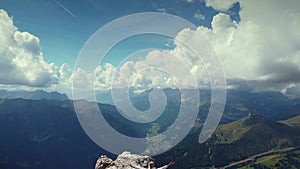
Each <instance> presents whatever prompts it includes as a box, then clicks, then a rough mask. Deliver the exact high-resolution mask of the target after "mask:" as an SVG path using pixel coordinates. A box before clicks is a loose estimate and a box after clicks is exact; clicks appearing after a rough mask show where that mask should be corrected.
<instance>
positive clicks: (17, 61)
mask: <svg viewBox="0 0 300 169" xmlns="http://www.w3.org/2000/svg"><path fill="white" fill-rule="evenodd" d="M0 35H1V36H0V84H3V85H24V86H30V87H49V86H50V85H52V84H56V83H58V77H57V73H56V68H55V65H54V64H53V63H51V64H48V63H46V62H45V61H44V58H43V54H42V52H41V47H40V44H39V42H40V40H39V38H37V37H36V36H34V35H32V34H30V33H28V32H21V31H19V30H18V28H17V27H16V26H15V25H14V23H13V21H12V19H11V18H10V17H9V16H8V14H7V12H6V11H4V10H0Z"/></svg>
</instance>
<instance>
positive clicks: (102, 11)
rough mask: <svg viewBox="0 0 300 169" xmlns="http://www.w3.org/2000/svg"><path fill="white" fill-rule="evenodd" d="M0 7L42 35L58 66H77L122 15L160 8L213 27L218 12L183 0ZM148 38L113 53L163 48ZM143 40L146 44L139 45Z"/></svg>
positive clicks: (13, 0) (11, 0)
mask: <svg viewBox="0 0 300 169" xmlns="http://www.w3.org/2000/svg"><path fill="white" fill-rule="evenodd" d="M0 8H2V9H5V10H6V11H7V12H8V13H9V15H11V16H13V19H14V23H15V25H16V26H17V27H18V28H19V30H21V31H28V32H30V33H32V34H33V35H35V36H37V37H39V38H40V45H41V47H42V52H43V54H44V58H45V60H46V61H47V62H54V63H55V64H56V65H61V64H63V63H67V64H68V65H70V66H72V65H74V63H75V61H76V58H77V56H78V53H79V52H80V49H81V48H82V46H83V45H84V43H85V41H86V40H87V39H88V38H89V37H90V36H91V35H92V34H93V33H94V32H95V31H96V30H98V29H99V28H101V27H102V26H103V25H105V24H107V23H109V22H111V21H113V20H115V19H117V18H119V17H122V16H125V15H129V14H133V13H138V12H159V11H160V12H167V13H170V14H174V15H177V16H179V17H182V18H184V19H187V20H188V21H190V22H192V23H193V24H195V25H198V26H199V25H203V26H206V27H210V26H211V24H210V23H211V20H212V17H213V16H214V15H216V14H217V13H218V12H217V11H216V10H214V9H212V8H211V7H206V6H205V3H204V2H203V1H195V2H193V3H189V2H186V1H184V0H176V1H174V0H166V1H160V0H130V1H123V0H87V1H80V0H57V1H55V0H43V1H35V0H23V1H20V0H1V2H0ZM238 11H239V5H238V4H236V5H235V6H234V7H232V8H231V10H229V11H227V13H228V14H230V15H231V16H232V18H233V19H235V20H238V19H239V18H238ZM195 13H199V14H201V15H203V16H205V19H204V18H202V19H196V18H195V16H194V14H195ZM148 38H150V37H148ZM148 38H147V39H148ZM145 39H146V38H135V39H134V38H133V39H132V40H131V41H129V42H127V43H126V44H127V45H121V46H122V47H119V48H115V51H113V54H115V55H120V56H121V55H122V54H124V55H126V54H127V53H129V52H130V51H131V50H130V48H131V49H132V50H133V51H134V50H136V49H135V48H143V47H145V46H148V47H154V48H157V47H159V46H161V48H164V45H165V41H166V40H167V39H166V38H158V37H153V39H152V40H149V39H148V41H147V42H144V40H145ZM150 41H152V43H150ZM143 43H144V44H145V46H143V45H142V46H141V45H140V44H143ZM136 44H139V46H138V45H136ZM128 50H129V51H128ZM115 55H114V56H108V57H109V58H110V62H112V63H118V62H119V60H118V57H116V56H115ZM114 59H116V60H114Z"/></svg>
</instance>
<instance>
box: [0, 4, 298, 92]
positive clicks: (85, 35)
mask: <svg viewBox="0 0 300 169" xmlns="http://www.w3.org/2000/svg"><path fill="white" fill-rule="evenodd" d="M299 6H300V1H299V0H290V1H281V0H261V1H259V0H226V1H223V0H128V1H125V0H87V1H79V0H40V1H34V0H22V1H21V0H1V1H0V28H1V29H0V35H1V36H0V87H1V88H8V89H24V88H25V89H31V90H34V89H36V88H43V89H45V90H58V91H62V92H68V93H70V90H71V89H72V83H74V82H76V83H77V82H78V83H80V84H78V86H80V88H90V89H95V90H99V91H101V90H109V89H110V88H111V83H112V82H111V80H112V77H114V76H115V77H118V79H117V82H118V83H122V85H123V86H124V85H125V86H130V87H137V88H139V89H149V88H155V87H160V88H163V87H170V86H171V87H178V86H176V85H175V81H174V79H172V78H171V76H172V75H169V76H166V75H165V74H163V73H161V72H160V73H159V71H158V72H151V71H148V72H144V74H143V75H142V74H139V73H137V72H138V70H139V69H140V68H141V67H143V66H147V65H148V66H149V65H155V66H157V67H158V66H165V67H163V68H172V69H176V68H177V67H179V65H176V64H175V63H176V62H175V61H174V60H176V58H180V60H182V62H184V64H185V65H186V66H188V68H189V69H190V73H192V75H193V77H195V79H196V81H197V83H198V85H199V86H209V85H211V84H210V83H209V82H211V80H212V79H210V77H209V74H208V73H209V72H208V71H207V68H208V67H209V66H211V65H212V66H214V67H215V69H216V70H218V68H219V67H221V68H222V69H223V72H224V75H225V76H226V80H227V88H230V89H247V90H254V91H269V90H272V91H280V92H282V93H295V91H298V92H299V93H300V78H299V77H300V59H299V58H300V49H299V44H300V42H299V41H300V38H299V36H300V34H299V27H300V20H299V18H300V11H299V9H298V8H299ZM142 12H162V13H168V14H172V15H175V16H177V17H180V18H183V19H185V20H187V21H189V22H191V23H193V24H194V25H196V27H197V29H195V30H188V29H183V30H179V32H178V34H177V35H176V38H178V39H183V40H185V43H188V44H190V45H192V46H193V45H195V46H198V47H200V48H201V47H205V45H203V44H202V46H201V42H203V39H201V35H204V36H205V37H207V39H208V41H209V43H207V44H210V45H212V47H213V50H212V51H214V52H216V53H217V54H218V59H219V61H220V63H221V66H220V65H219V66H218V65H214V64H210V63H203V62H201V59H202V58H199V57H198V58H197V59H195V57H193V55H192V54H191V52H189V51H188V50H187V49H185V48H186V47H184V46H182V45H181V44H178V43H176V41H173V40H172V39H170V38H166V37H163V36H157V35H146V34H143V35H141V36H134V37H131V38H128V39H126V40H125V41H122V42H121V43H119V44H117V45H116V46H115V47H114V48H113V49H112V50H110V52H109V53H108V54H107V55H106V58H104V60H103V61H102V62H101V65H98V67H96V68H94V67H92V68H91V69H92V70H93V72H88V71H85V70H80V69H73V68H74V66H75V63H76V59H77V57H78V55H79V52H80V50H81V49H82V47H83V46H84V44H85V42H86V41H87V40H88V39H89V38H90V37H91V36H92V35H93V33H95V32H96V31H97V30H99V29H100V28H101V27H102V26H104V25H106V24H108V23H110V22H112V21H114V20H116V19H118V18H120V17H124V16H126V15H130V14H134V13H142ZM157 19H158V20H159V19H160V18H157ZM160 21H161V20H160ZM150 24H151V23H150ZM169 28H170V29H172V28H171V27H170V26H169V25H167V26H166V28H165V29H169ZM119 29H120V32H122V31H125V32H126V31H127V30H122V27H120V28H119ZM106 37H109V38H110V37H111V35H106ZM199 44H200V45H199ZM147 48H156V49H161V50H160V51H159V52H158V51H154V50H153V51H152V52H149V53H146V54H144V53H143V55H146V56H144V58H138V59H137V60H134V61H133V62H132V61H131V60H127V61H125V62H124V63H123V64H122V65H119V64H120V62H121V61H123V59H126V58H127V56H128V55H130V54H132V53H134V52H135V51H139V50H141V49H147ZM205 49H206V48H203V51H205ZM210 54H212V53H207V56H210ZM167 55H174V56H176V57H174V60H172V59H169V60H167V61H168V62H167V63H165V64H163V65H161V63H162V62H163V61H164V59H166V58H167ZM137 57H138V56H137ZM160 60H161V61H162V62H159V61H160ZM84 61H85V60H84ZM174 64H175V65H174ZM177 64H178V63H177ZM141 65H142V66H141ZM145 68H146V67H145ZM205 69H206V70H205ZM94 75H97V78H96V79H93V77H94ZM131 75H132V76H131ZM176 75H180V77H181V78H179V79H177V80H179V81H182V80H184V79H185V77H186V73H183V72H179V73H178V74H176ZM130 78H131V79H130ZM128 80H130V81H128ZM95 81H96V84H95V83H94V82H95ZM128 83H131V84H128ZM186 84H189V82H186ZM95 86H96V87H95ZM94 87H95V88H94Z"/></svg>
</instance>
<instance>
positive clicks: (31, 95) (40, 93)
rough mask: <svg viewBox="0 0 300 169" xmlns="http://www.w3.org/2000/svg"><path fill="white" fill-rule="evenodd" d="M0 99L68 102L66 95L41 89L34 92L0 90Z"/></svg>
mask: <svg viewBox="0 0 300 169" xmlns="http://www.w3.org/2000/svg"><path fill="white" fill-rule="evenodd" d="M0 98H6V99H17V98H22V99H29V100H41V99H48V100H68V99H69V98H68V96H67V95H66V94H61V93H59V92H56V91H52V92H47V91H44V90H41V89H38V90H35V91H7V90H0Z"/></svg>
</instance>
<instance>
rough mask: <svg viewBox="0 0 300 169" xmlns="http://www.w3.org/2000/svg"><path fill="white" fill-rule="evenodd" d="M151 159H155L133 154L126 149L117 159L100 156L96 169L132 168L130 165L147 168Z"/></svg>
mask: <svg viewBox="0 0 300 169" xmlns="http://www.w3.org/2000/svg"><path fill="white" fill-rule="evenodd" d="M150 161H153V159H152V158H151V157H150V156H142V155H138V154H131V153H130V152H127V151H125V152H123V153H122V154H120V155H119V156H118V157H117V159H116V160H115V161H113V160H112V159H110V158H108V157H106V156H104V155H102V156H100V157H99V159H98V160H97V163H96V166H95V169H128V168H131V167H130V166H129V165H132V166H137V167H142V168H147V166H148V163H149V162H150Z"/></svg>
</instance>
